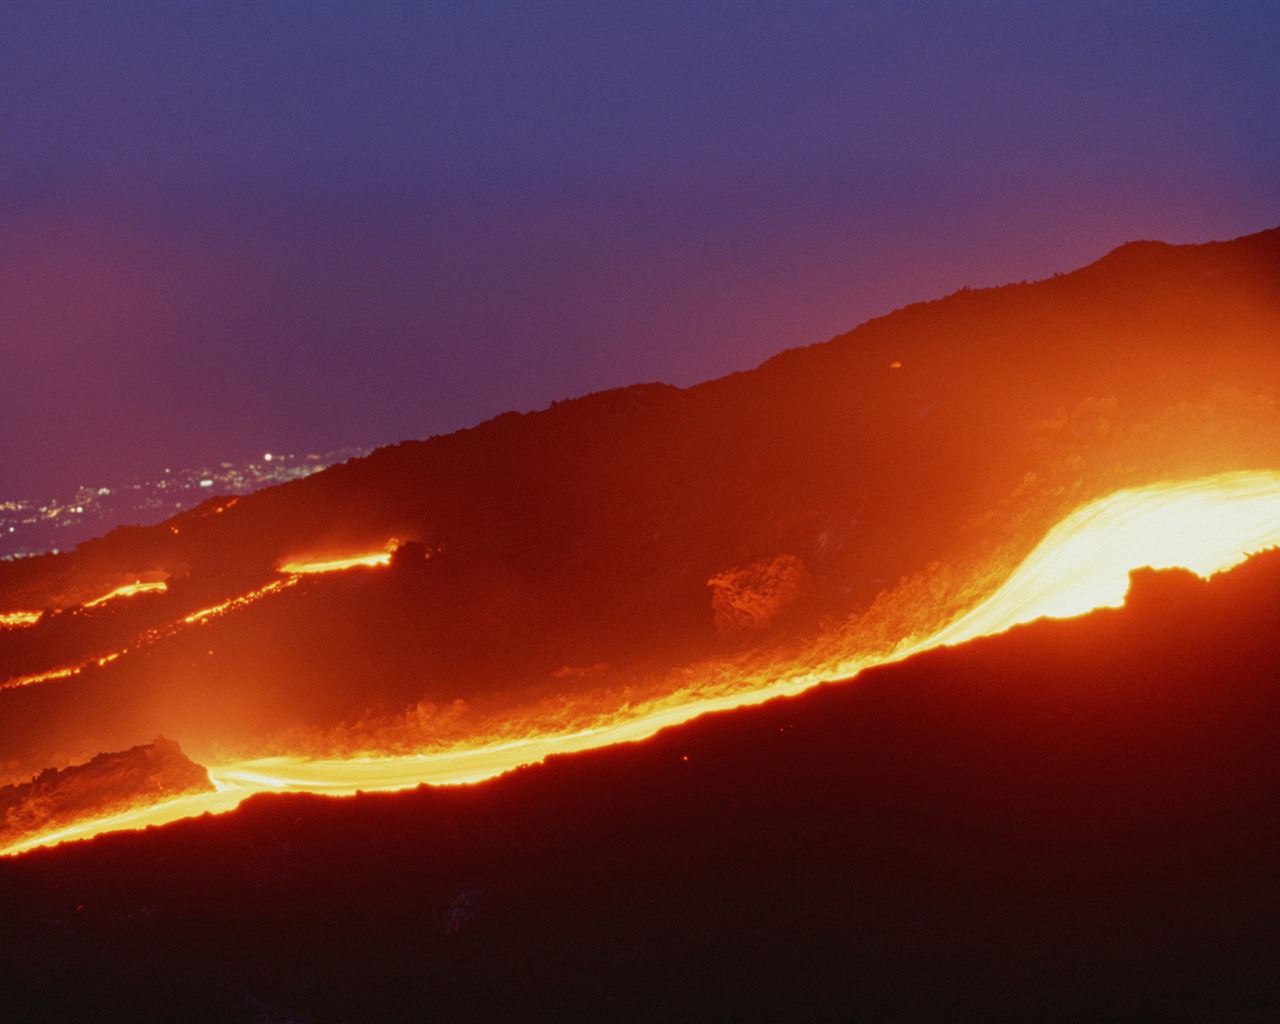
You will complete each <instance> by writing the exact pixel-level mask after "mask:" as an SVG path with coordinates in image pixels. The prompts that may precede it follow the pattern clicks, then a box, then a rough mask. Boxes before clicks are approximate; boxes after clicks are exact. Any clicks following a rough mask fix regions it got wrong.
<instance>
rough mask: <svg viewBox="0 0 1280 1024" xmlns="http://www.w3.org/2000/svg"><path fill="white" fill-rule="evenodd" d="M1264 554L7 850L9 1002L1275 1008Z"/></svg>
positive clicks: (5, 999)
mask: <svg viewBox="0 0 1280 1024" xmlns="http://www.w3.org/2000/svg"><path fill="white" fill-rule="evenodd" d="M1277 623H1280V555H1277V554H1276V553H1274V552H1273V553H1270V554H1267V555H1264V556H1260V557H1258V558H1255V559H1254V560H1253V561H1251V562H1249V563H1247V564H1246V565H1245V566H1243V567H1241V568H1239V569H1237V570H1235V571H1233V572H1232V573H1230V574H1229V575H1227V576H1224V577H1220V578H1218V579H1217V580H1216V581H1214V582H1213V583H1212V584H1206V583H1203V582H1202V581H1199V580H1197V579H1195V578H1194V577H1191V576H1189V574H1186V573H1182V572H1177V571H1174V572H1168V573H1159V574H1156V573H1151V572H1145V573H1140V574H1138V575H1137V576H1136V578H1135V584H1134V587H1133V589H1132V591H1131V595H1130V601H1129V604H1128V606H1127V607H1126V609H1124V610H1122V611H1108V612H1099V613H1095V614H1093V615H1091V616H1088V617H1087V618H1084V619H1080V620H1075V621H1069V622H1041V623H1037V624H1033V625H1030V626H1026V627H1022V628H1019V629H1017V630H1015V631H1013V632H1012V633H1010V634H1008V635H1005V636H1002V637H996V638H991V639H988V640H984V641H979V642H976V643H973V644H970V645H968V646H966V647H963V648H957V649H951V650H938V651H934V652H931V653H929V654H927V655H924V656H921V657H918V658H916V659H913V660H911V661H909V662H907V663H904V664H902V665H898V666H893V667H889V668H885V669H881V670H878V671H875V672H873V673H871V674H870V675H869V676H868V677H867V678H866V679H865V681H863V682H861V683H856V684H852V685H850V684H844V685H837V686H830V687H826V688H823V689H821V690H818V691H811V692H810V693H809V694H806V695H805V696H803V697H801V698H796V699H792V700H787V701H781V702H775V703H773V704H770V705H766V706H763V707H760V708H755V709H749V710H743V711H739V712H735V713H731V714H726V715H721V716H718V717H715V718H712V719H705V720H702V721H700V722H695V723H691V724H690V725H687V726H684V727H681V728H678V729H673V730H670V731H668V732H666V733H663V734H661V735H659V736H657V737H655V738H654V739H653V740H651V741H648V742H645V743H641V744H637V745H634V746H630V747H624V748H614V749H610V750H604V751H598V752H594V753H591V754H588V755H583V756H575V757H566V758H561V759H556V760H554V761H553V762H551V763H549V764H546V765H544V766H540V767H536V768H532V769H527V770H523V771H520V772H518V773H515V774H514V775H512V776H510V777H507V778H505V779H499V780H496V781H494V782H491V783H487V784H483V785H479V786H475V787H472V788H467V789H460V790H452V791H437V792H428V791H419V792H416V793H407V794H399V795H393V796H385V797H364V798H356V799H352V800H345V801H332V800H323V799H319V798H301V797H299V798H260V799H256V800H254V801H252V802H251V803H250V804H249V805H248V806H246V807H245V808H242V809H241V810H240V811H239V812H237V813H235V814H233V815H230V816H227V817H225V818H221V819H212V820H204V821H197V822H189V823H183V824H180V825H176V826H172V827H169V828H166V829H164V830H160V831H154V832H151V833H148V834H144V835H136V836H117V837H104V838H101V839H98V840H95V841H93V842H91V843H87V844H82V845H79V846H76V847H62V848H58V849H54V850H50V851H44V852H41V853H37V854H34V855H30V856H25V857H23V858H19V859H17V860H12V861H7V862H4V863H3V864H0V900H2V905H3V906H4V907H5V908H6V909H5V911H4V913H5V915H6V920H7V923H8V925H9V926H10V934H11V935H13V936H17V937H19V938H18V939H17V940H16V941H13V940H11V941H10V942H9V943H8V944H7V945H6V956H5V960H4V965H5V966H4V970H5V972H6V974H7V977H6V978H4V979H3V980H4V984H3V985H0V1013H3V1015H4V1016H5V1019H13V1020H19V1019H21V1020H35V1019H47V1020H90V1019H91V1020H95V1021H99V1020H100V1021H111V1020H119V1021H130V1022H139V1021H153V1020H154V1021H172V1020H191V1021H197V1020H209V1021H215V1020H216V1021H234V1020H244V1021H264V1020H278V1021H284V1020H292V1021H305V1022H316V1024H319V1022H337V1021H351V1022H356V1021H369V1022H374V1021H377V1022H386V1021H421V1020H433V1019H441V1020H477V1021H479V1020H512V1019H577V1020H619V1019H623V1020H625V1019H638V1020H690V1019H694V1020H717V1021H719V1020H833V1019H846V1020H847V1019H856V1020H868V1021H883V1020H1010V1021H1026V1020H1055V1019H1056V1020H1160V1021H1206V1020H1214V1021H1259V1022H1262V1021H1274V1020H1275V1019H1276V1017H1277V1014H1280V971H1278V970H1277V966H1278V957H1280V867H1278V866H1277V862H1276V858H1275V849H1276V844H1277V841H1280V819H1278V818H1277V815H1276V814H1275V808H1276V806H1277V798H1278V797H1280V743H1278V742H1277V740H1278V739H1280V733H1278V729H1280V688H1277V686H1276V679H1277V678H1278V677H1280V643H1278V642H1277V641H1278V640H1280V634H1278V633H1277Z"/></svg>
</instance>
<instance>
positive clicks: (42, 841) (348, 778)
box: [0, 472, 1280, 853]
mask: <svg viewBox="0 0 1280 1024" xmlns="http://www.w3.org/2000/svg"><path fill="white" fill-rule="evenodd" d="M1277 544H1280V472H1240V473H1227V474H1221V475H1218V476H1212V477H1206V478H1203V479H1199V480H1191V481H1185V482H1174V483H1158V484H1153V485H1150V486H1147V487H1139V488H1133V489H1130V490H1125V491H1120V492H1117V493H1115V494H1113V495H1111V496H1109V497H1106V498H1103V499H1101V500H1099V501H1095V502H1093V503H1091V504H1089V505H1086V506H1084V507H1083V508H1081V509H1079V510H1078V511H1076V512H1075V513H1073V514H1072V515H1071V516H1069V517H1068V518H1067V519H1065V520H1064V521H1063V522H1062V523H1061V524H1059V525H1058V526H1057V527H1056V528H1054V529H1053V530H1052V531H1051V532H1050V533H1049V534H1048V536H1046V537H1045V539H1044V540H1043V541H1042V542H1041V543H1040V545H1039V546H1038V547H1037V548H1036V549H1035V550H1034V551H1033V552H1032V553H1031V555H1030V556H1029V557H1028V558H1027V559H1026V560H1025V561H1024V562H1023V563H1022V565H1021V566H1019V567H1018V569H1017V570H1016V571H1015V572H1014V573H1013V574H1012V575H1011V576H1010V577H1009V578H1008V580H1007V581H1006V582H1005V583H1004V584H1003V586H1001V587H1000V588H999V589H998V590H997V591H996V592H995V593H994V594H993V595H992V596H990V597H989V598H987V599H986V600H985V601H983V602H981V603H980V604H979V605H978V606H977V607H975V608H973V609H972V610H970V611H969V612H967V613H965V614H964V615H962V616H961V617H960V618H959V619H957V620H956V621H954V622H953V623H951V624H950V625H948V626H946V627H944V628H943V629H941V630H939V631H937V632H935V633H933V634H931V635H928V636H926V637H925V638H923V639H904V640H903V641H902V642H901V643H900V644H899V645H898V647H897V648H896V649H894V650H893V651H892V652H891V653H889V654H887V655H879V656H870V655H858V654H856V653H855V654H852V655H851V656H849V657H848V658H847V659H846V660H843V661H841V662H839V663H837V664H833V665H822V666H816V665H811V666H798V667H795V668H793V669H792V670H791V671H789V672H784V673H780V674H775V675H771V676H760V677H758V678H752V679H748V680H744V681H743V685H742V686H741V688H740V689H738V690H736V691H734V692H732V693H717V694H715V695H713V696H708V695H707V691H706V690H705V689H703V690H700V689H699V688H698V686H697V685H692V686H688V687H686V688H684V689H683V690H681V691H680V692H678V693H674V694H671V695H669V696H668V697H665V698H663V699H661V700H659V701H656V702H654V703H651V704H648V705H645V706H640V707H631V708H627V709H622V710H617V711H615V712H613V713H612V714H611V715H608V716H604V717H591V715H590V713H589V712H584V718H585V719H586V722H585V724H584V727H582V728H578V729H576V730H566V731H558V732H546V733H541V734H533V735H528V736H524V737H521V738H517V739H503V740H496V739H491V740H489V741H487V742H480V743H476V744H473V745H469V746H462V747H455V748H452V749H445V750H438V751H432V752H429V753H418V754H409V755H401V756H394V757H355V758H345V759H330V760H308V759H305V758H300V757H294V756H287V755H286V756H279V757H270V758H263V759H258V760H254V761H245V762H240V763H235V764H223V765H217V766H213V767H211V768H210V770H209V777H210V778H211V780H212V781H213V783H214V786H215V787H216V792H213V793H205V794H195V795H189V796H183V797H180V798H177V799H175V800H171V801H167V802H165V803H162V804H158V805H154V806H145V807H136V808H133V809H131V810H128V811H124V812H118V813H114V814H112V815H110V816H107V817H102V818H99V819H97V820H93V821H82V822H78V823H76V824H74V825H72V826H69V827H62V828H60V829H59V830H58V831H56V832H51V833H48V834H44V835H31V836H27V837H25V838H24V839H22V840H21V841H20V842H17V843H14V844H12V845H10V846H9V847H7V848H6V849H4V850H2V851H0V853H18V852H21V851H22V850H26V849H30V848H32V847H35V846H45V845H52V844H55V843H59V842H63V841H65V840H68V839H76V838H86V837H88V836H92V835H95V834H98V833H100V832H106V831H112V830H118V829H136V828H142V827H145V826H148V825H158V824H163V823H164V822H167V821H173V820H176V819H178V818H183V817H189V816H191V815H196V814H201V813H204V812H206V811H207V812H213V813H217V812H220V811H225V810H229V809H231V808H233V807H235V806H236V805H237V804H239V802H240V801H241V800H242V799H243V798H244V797H246V796H248V795H250V794H252V793H255V792H281V791H306V792H316V793H327V794H332V795H346V794H351V793H355V792H357V791H359V790H366V791H372V790H394V789H404V788H408V787H412V786H417V785H420V784H423V783H428V784H433V785H444V784H457V783H466V782H475V781H479V780H481V779H486V778H491V777H493V776H495V775H499V774H501V773H503V772H506V771H509V770H511V769H512V768H515V767H518V766H520V765H523V764H529V763H533V762H537V761H540V760H542V759H544V758H546V757H548V756H549V755H551V754H560V753H570V752H574V751H579V750H585V749H588V748H593V747H600V746H605V745H609V744H614V743H625V742H630V741H635V740H641V739H644V738H646V737H648V736H651V735H653V734H654V733H656V732H657V731H658V730H660V729H663V728H666V727H667V726H671V725H678V724H680V723H681V722H686V721H688V720H690V719H692V718H695V717H697V716H699V715H702V714H705V713H707V712H710V711H718V710H725V709H729V708H734V707H741V706H745V705H750V704H759V703H762V702H764V701H766V700H769V699H771V698H773V697H778V696H783V695H788V694H795V693H799V692H801V691H803V690H806V689H808V688H809V687H811V686H814V685H816V684H818V683H822V682H829V681H835V680H841V679H848V678H850V677H851V676H853V675H855V674H857V673H858V672H860V671H862V670H863V669H865V668H868V667H870V666H872V665H874V664H883V663H885V662H889V661H897V660H900V659H902V658H905V657H907V656H909V655H912V654H916V653H919V652H921V651H925V650H928V649H930V648H932V647H937V646H939V645H942V644H955V643H962V642H964V641H966V640H970V639H973V638H975V637H978V636H983V635H987V634H991V633H996V632H1000V631H1003V630H1005V629H1008V628H1009V627H1011V626H1013V625H1016V624H1018V623H1022V622H1028V621H1030V620H1032V619H1036V618H1041V617H1045V616H1050V617H1063V616H1072V615H1078V614H1081V613H1084V612H1087V611H1089V610H1091V609H1093V608H1097V607H1101V606H1115V605H1119V604H1120V603H1122V601H1123V599H1124V594H1125V589H1126V586H1127V582H1128V574H1129V571H1130V570H1131V569H1135V568H1139V567H1142V566H1148V565H1149V566H1153V567H1170V566H1175V565H1177V566H1184V567H1186V568H1189V569H1191V570H1193V571H1194V572H1196V573H1199V574H1200V575H1202V576H1208V575H1211V574H1213V573H1216V572H1220V571H1222V570H1224V569H1227V568H1230V567H1231V566H1234V565H1236V564H1238V563H1239V562H1241V561H1243V560H1244V559H1245V558H1246V557H1247V556H1248V554H1249V553H1252V552H1257V551H1259V550H1262V549H1264V548H1268V547H1273V546H1276V545H1277ZM389 559H390V556H389V555H387V554H385V553H383V554H377V555H362V556H357V557H349V558H346V559H341V560H330V561H328V562H309V563H290V565H289V566H282V567H281V570H282V571H285V572H289V573H291V574H296V573H305V572H328V571H335V570H338V569H343V568H348V567H350V566H353V565H382V564H386V563H387V562H388V561H389ZM288 582H292V580H290V581H279V582H277V583H275V584H271V585H269V586H268V587H267V588H264V589H263V590H262V591H256V592H254V594H252V595H245V597H244V598H239V599H236V600H239V601H245V600H253V599H255V598H257V597H259V596H262V594H263V593H265V592H267V591H270V590H271V589H272V588H273V587H280V586H285V585H287V584H288ZM231 604H233V602H228V605H231ZM220 610H224V609H223V608H222V607H220V608H219V609H210V610H208V611H207V612H205V613H200V614H198V615H195V616H189V617H188V619H187V621H188V622H192V621H200V619H201V618H203V617H205V616H206V615H207V614H210V613H215V612H216V611H220ZM11 685H12V684H11Z"/></svg>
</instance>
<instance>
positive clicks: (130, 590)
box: [85, 580, 168, 608]
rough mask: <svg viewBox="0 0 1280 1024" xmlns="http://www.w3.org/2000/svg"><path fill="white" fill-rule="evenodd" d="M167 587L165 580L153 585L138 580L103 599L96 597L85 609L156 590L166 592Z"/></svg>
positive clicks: (117, 588) (103, 596) (104, 596)
mask: <svg viewBox="0 0 1280 1024" xmlns="http://www.w3.org/2000/svg"><path fill="white" fill-rule="evenodd" d="M167 586H168V584H166V583H165V581H164V580H159V581H156V582H151V583H144V582H143V581H141V580H137V581H135V582H133V583H126V584H125V585H124V586H123V587H116V589H115V590H113V591H111V592H110V593H109V594H103V595H102V596H101V597H95V598H94V599H93V600H92V601H86V602H85V607H86V608H95V607H97V606H98V605H100V604H106V603H107V602H108V601H113V600H115V599H116V598H118V597H132V596H133V595H134V594H146V593H150V592H152V591H156V590H164V589H165V588H166V587H167Z"/></svg>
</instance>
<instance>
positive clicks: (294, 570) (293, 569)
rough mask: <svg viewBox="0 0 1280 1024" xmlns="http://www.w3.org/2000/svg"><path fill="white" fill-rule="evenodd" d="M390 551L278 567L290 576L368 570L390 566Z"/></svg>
mask: <svg viewBox="0 0 1280 1024" xmlns="http://www.w3.org/2000/svg"><path fill="white" fill-rule="evenodd" d="M390 564H391V552H390V551H370V552H366V553H364V554H358V555H344V556H342V557H340V558H321V559H313V560H302V559H299V560H295V561H292V562H285V563H284V564H283V565H280V566H278V568H279V571H280V572H287V573H289V574H290V575H295V576H296V575H300V574H308V573H316V572H340V571H342V570H343V569H355V568H357V567H360V566H363V567H366V568H374V567H377V566H383V565H390Z"/></svg>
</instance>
